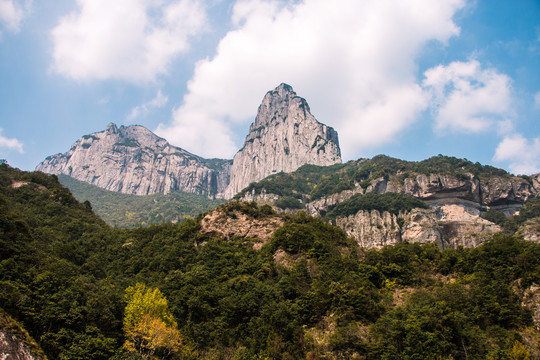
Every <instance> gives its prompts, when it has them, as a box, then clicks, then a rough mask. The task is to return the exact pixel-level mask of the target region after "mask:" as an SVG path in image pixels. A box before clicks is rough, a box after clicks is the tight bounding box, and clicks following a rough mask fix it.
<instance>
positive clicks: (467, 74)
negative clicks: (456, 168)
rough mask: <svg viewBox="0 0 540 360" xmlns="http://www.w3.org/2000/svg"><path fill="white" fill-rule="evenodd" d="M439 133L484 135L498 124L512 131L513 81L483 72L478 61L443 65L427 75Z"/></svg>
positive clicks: (427, 72) (427, 83) (505, 76)
mask: <svg viewBox="0 0 540 360" xmlns="http://www.w3.org/2000/svg"><path fill="white" fill-rule="evenodd" d="M424 75H425V80H424V82H423V86H424V87H425V88H426V89H427V90H428V91H429V92H430V93H431V95H432V99H433V103H434V107H435V112H434V113H435V128H436V130H438V131H445V130H451V131H456V132H467V133H469V132H473V133H474V132H481V131H485V130H487V129H489V128H490V127H492V126H493V125H496V126H497V127H498V128H500V129H501V130H503V129H506V130H508V128H509V125H511V123H510V122H509V118H512V116H513V114H512V99H511V81H510V78H509V77H508V76H507V75H505V74H501V73H499V72H497V71H496V70H494V69H482V67H481V65H480V63H479V62H478V61H476V60H471V61H469V62H453V63H451V64H450V65H448V66H442V65H439V66H437V67H434V68H431V69H429V70H427V71H426V72H425V74H424Z"/></svg>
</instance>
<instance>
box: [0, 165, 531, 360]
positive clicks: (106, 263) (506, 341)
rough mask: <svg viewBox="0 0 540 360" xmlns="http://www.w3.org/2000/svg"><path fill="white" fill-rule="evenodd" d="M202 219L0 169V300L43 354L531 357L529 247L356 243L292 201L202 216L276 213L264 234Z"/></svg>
mask: <svg viewBox="0 0 540 360" xmlns="http://www.w3.org/2000/svg"><path fill="white" fill-rule="evenodd" d="M203 216H204V215H201V216H199V217H198V218H196V219H190V220H187V221H185V222H182V223H178V224H162V225H152V226H148V227H144V228H136V229H132V230H128V229H118V228H112V227H110V226H109V225H107V224H106V223H105V222H104V221H103V220H101V219H100V218H99V217H97V216H96V215H95V214H94V213H93V211H92V209H91V207H90V206H88V204H86V205H84V204H81V203H79V202H78V201H76V200H75V198H74V197H73V196H72V195H71V193H70V192H69V190H67V189H66V188H64V187H63V186H62V185H60V184H59V183H58V181H57V179H56V177H54V176H47V175H45V174H41V173H25V172H21V171H18V170H16V169H12V168H10V167H9V166H7V165H0V307H1V308H2V309H3V310H4V311H5V312H7V313H8V314H9V315H10V316H11V317H13V318H14V319H16V320H17V321H18V322H19V323H20V324H22V326H24V328H25V329H26V330H27V331H28V332H29V334H30V335H31V336H32V337H33V338H34V339H35V340H36V342H37V343H38V344H39V346H40V347H41V348H42V349H43V351H44V352H45V354H46V355H47V356H48V358H49V359H179V358H187V359H528V358H529V359H530V358H535V357H536V358H538V357H539V356H540V348H539V343H540V333H539V332H538V326H539V325H540V324H539V323H538V322H537V323H535V322H534V316H536V317H538V311H539V309H538V303H537V302H535V301H534V299H535V296H538V295H535V294H537V293H535V291H536V292H538V284H540V246H539V245H538V244H536V243H533V242H527V241H524V240H522V239H520V238H519V237H518V236H515V235H512V234H498V235H495V236H494V237H493V239H491V240H490V241H487V242H485V243H484V244H483V245H482V246H479V247H477V248H472V249H464V248H458V249H446V250H443V251H441V250H439V248H438V247H437V246H436V245H434V244H409V243H401V244H398V245H395V246H389V247H385V248H383V249H382V250H375V249H371V250H369V249H361V248H359V247H358V245H357V243H356V242H355V241H353V240H352V239H350V238H348V237H347V236H346V235H345V233H344V232H343V231H342V230H340V229H338V228H336V227H334V226H331V225H329V224H328V223H326V222H324V221H323V220H321V219H316V218H313V217H310V216H308V215H306V214H305V213H304V212H300V213H297V214H293V215H283V214H276V213H275V212H274V211H273V210H272V208H270V207H269V206H261V207H259V206H257V205H256V204H255V203H242V202H230V203H227V204H224V205H221V207H220V208H218V209H217V210H215V211H214V212H213V213H212V216H210V215H207V216H206V217H205V218H206V219H207V220H208V219H214V218H215V219H221V220H223V219H225V218H227V219H228V218H230V219H236V220H238V219H241V220H242V221H245V222H247V226H248V227H249V225H250V224H255V223H262V222H263V221H262V220H264V219H267V220H268V222H267V223H279V224H281V223H282V224H283V225H281V226H279V227H278V228H277V230H275V231H274V232H273V233H272V234H270V236H269V237H268V239H267V240H264V241H262V240H261V239H253V238H246V237H243V236H239V235H234V234H233V235H231V234H229V235H227V234H222V233H218V232H205V231H203V230H202V227H201V221H202V219H203ZM278 220H279V221H278ZM256 221H258V222H256ZM536 298H537V297H536ZM531 299H532V300H531ZM535 311H536V313H535Z"/></svg>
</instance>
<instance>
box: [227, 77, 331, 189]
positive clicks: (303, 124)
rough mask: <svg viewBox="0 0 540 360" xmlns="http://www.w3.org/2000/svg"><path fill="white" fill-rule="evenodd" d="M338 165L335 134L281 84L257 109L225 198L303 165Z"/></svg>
mask: <svg viewBox="0 0 540 360" xmlns="http://www.w3.org/2000/svg"><path fill="white" fill-rule="evenodd" d="M340 162H341V153H340V149H339V141H338V135H337V132H336V131H335V130H334V129H333V128H331V127H328V126H326V125H324V124H321V123H319V122H318V121H317V120H316V119H315V117H314V116H313V115H312V114H311V113H310V110H309V105H308V104H307V102H306V100H304V99H303V98H301V97H299V96H297V95H296V93H295V92H294V91H293V89H292V87H290V86H289V85H286V84H281V85H279V86H278V87H277V88H275V89H274V90H273V91H269V92H268V93H267V94H266V95H265V97H264V99H263V101H262V103H261V105H260V106H259V110H258V113H257V117H256V118H255V122H254V123H253V124H251V127H250V129H249V134H248V135H247V137H246V141H245V143H244V147H243V148H242V149H241V150H240V151H238V153H237V154H236V155H235V157H234V161H233V165H232V169H231V181H230V184H229V186H228V187H227V190H226V191H225V198H232V197H233V196H234V195H236V194H237V193H238V192H239V191H240V190H242V189H243V188H245V187H246V186H247V185H249V184H250V183H252V182H254V181H259V180H261V179H264V178H265V177H267V176H268V175H271V174H274V173H279V172H282V171H283V172H291V171H295V170H296V169H298V168H299V167H300V166H302V165H305V164H314V165H322V166H326V165H332V164H335V163H340Z"/></svg>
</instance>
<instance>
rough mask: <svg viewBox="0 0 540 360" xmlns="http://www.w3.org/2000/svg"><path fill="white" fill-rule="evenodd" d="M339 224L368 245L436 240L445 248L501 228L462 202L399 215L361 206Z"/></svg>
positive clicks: (470, 244) (473, 242)
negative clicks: (471, 211)
mask: <svg viewBox="0 0 540 360" xmlns="http://www.w3.org/2000/svg"><path fill="white" fill-rule="evenodd" d="M336 225H337V226H338V227H340V228H342V229H343V230H344V231H345V232H346V233H347V234H348V235H349V236H352V237H354V238H355V239H356V240H357V241H358V244H359V245H360V246H362V247H367V248H382V247H383V246H385V245H394V244H397V243H400V242H402V241H407V242H410V243H413V242H419V243H435V244H438V245H439V247H441V248H448V247H454V248H455V247H458V246H464V247H474V246H477V245H479V244H481V243H482V242H484V241H486V240H487V239H488V238H490V237H491V235H493V234H494V233H497V232H499V231H501V228H500V227H499V226H498V225H496V224H494V223H492V222H490V221H487V220H485V219H482V218H480V217H479V216H477V215H474V214H471V213H469V212H467V211H466V210H465V209H464V208H463V207H461V206H459V205H445V206H442V207H440V208H438V209H437V210H435V209H413V210H411V211H409V212H402V213H400V214H398V215H395V214H391V213H389V212H386V211H385V212H383V213H380V212H379V211H377V210H371V211H366V210H360V211H359V212H357V213H356V214H354V215H350V216H347V217H338V218H337V219H336Z"/></svg>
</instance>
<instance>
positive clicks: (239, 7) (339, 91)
mask: <svg viewBox="0 0 540 360" xmlns="http://www.w3.org/2000/svg"><path fill="white" fill-rule="evenodd" d="M539 65H540V1H538V0H489V1H488V0H478V1H472V0H469V1H466V0H438V1H433V0H335V1H326V0H304V1H299V0H296V1H277V0H276V1H265V0H237V1H225V0H207V1H200V0H115V1H113V2H111V1H108V0H55V1H52V0H33V1H32V0H0V129H1V130H0V158H3V159H7V160H8V162H9V163H10V164H11V165H12V166H15V167H19V168H21V169H24V170H32V169H34V167H35V166H36V165H37V164H38V163H39V162H40V161H42V160H43V159H44V158H45V157H46V156H48V155H52V154H55V153H59V152H65V151H67V150H69V148H70V147H71V145H72V144H73V143H74V142H75V141H76V140H77V139H78V138H80V137H81V136H82V135H85V134H89V133H92V132H96V131H101V130H103V129H105V127H106V126H107V124H108V123H109V122H114V123H116V124H118V125H132V124H140V125H144V126H146V127H147V128H149V129H150V130H152V131H155V132H156V133H158V134H159V135H160V136H162V137H164V138H166V139H167V140H169V141H170V142H171V143H172V144H174V145H176V146H179V147H182V148H184V149H186V150H188V151H191V152H193V153H195V154H197V155H201V156H204V157H222V158H232V157H233V156H234V153H235V152H236V151H237V150H238V149H239V148H240V147H241V146H242V144H243V141H244V138H245V136H246V135H247V131H248V128H249V124H250V123H251V122H252V121H253V120H254V118H255V115H256V111H257V107H258V105H259V104H260V101H261V100H262V98H263V96H264V94H265V93H266V91H268V90H271V89H273V88H274V87H276V86H277V85H279V84H280V83H281V82H285V83H288V84H290V85H291V86H293V88H294V89H295V90H296V92H297V93H298V95H300V96H302V97H304V98H306V100H307V101H308V103H309V104H310V107H311V110H312V113H313V114H314V116H315V117H316V118H317V119H318V120H319V121H321V122H323V123H325V124H327V125H330V126H333V127H334V128H335V129H336V130H337V131H338V134H339V137H340V143H341V147H342V155H343V158H344V160H351V159H358V158H360V157H371V156H374V155H376V154H387V155H390V156H394V157H398V158H402V159H406V160H422V159H425V158H428V157H430V156H433V155H437V154H444V155H450V156H456V157H463V158H467V159H469V160H471V161H475V162H476V161H478V162H480V163H482V164H490V165H494V166H497V167H501V168H504V169H507V170H508V171H510V172H512V173H515V174H531V173H537V172H540V66H539Z"/></svg>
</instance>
